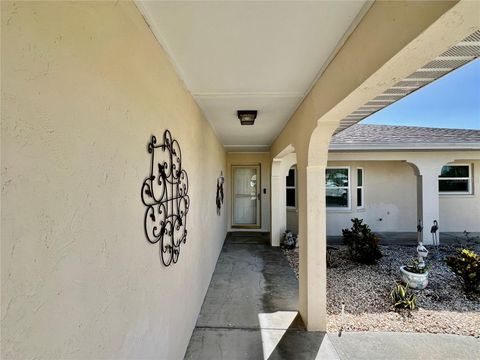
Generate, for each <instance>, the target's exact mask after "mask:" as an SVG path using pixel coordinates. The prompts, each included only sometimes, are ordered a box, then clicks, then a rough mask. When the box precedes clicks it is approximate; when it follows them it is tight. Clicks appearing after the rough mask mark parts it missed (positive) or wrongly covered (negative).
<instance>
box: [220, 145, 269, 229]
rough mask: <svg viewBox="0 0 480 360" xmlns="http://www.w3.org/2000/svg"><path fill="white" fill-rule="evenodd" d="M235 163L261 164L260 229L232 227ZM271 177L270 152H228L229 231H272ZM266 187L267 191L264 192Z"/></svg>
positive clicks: (226, 192) (227, 193)
mask: <svg viewBox="0 0 480 360" xmlns="http://www.w3.org/2000/svg"><path fill="white" fill-rule="evenodd" d="M233 165H260V173H261V174H260V182H261V187H260V189H259V190H260V199H261V202H260V206H261V219H260V221H261V227H260V228H259V229H242V228H232V206H233V200H232V196H233V194H232V186H233V177H232V166H233ZM270 178H271V163H270V153H268V152H257V153H247V152H245V153H239V152H231V153H228V154H227V181H226V189H225V194H226V198H227V199H228V201H227V207H226V212H227V221H228V231H263V232H268V231H270ZM264 189H265V192H264Z"/></svg>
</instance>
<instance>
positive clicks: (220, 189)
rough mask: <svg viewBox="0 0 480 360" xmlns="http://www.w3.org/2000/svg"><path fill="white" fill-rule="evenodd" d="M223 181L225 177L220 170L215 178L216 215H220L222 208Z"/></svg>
mask: <svg viewBox="0 0 480 360" xmlns="http://www.w3.org/2000/svg"><path fill="white" fill-rule="evenodd" d="M224 183H225V178H224V177H223V171H222V172H220V176H219V177H218V179H217V199H216V203H217V215H220V210H222V204H223V184H224Z"/></svg>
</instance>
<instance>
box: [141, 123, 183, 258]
mask: <svg viewBox="0 0 480 360" xmlns="http://www.w3.org/2000/svg"><path fill="white" fill-rule="evenodd" d="M147 149H148V153H149V154H151V159H150V175H149V176H148V177H147V178H146V179H145V181H144V182H143V185H142V202H143V204H144V205H145V206H146V207H147V209H146V210H145V220H144V227H145V235H146V236H147V240H148V241H149V242H150V243H152V244H155V243H157V242H159V243H160V255H161V256H160V257H161V259H162V262H163V264H164V265H165V266H169V265H170V264H171V263H172V262H173V263H176V262H177V260H178V256H179V255H180V245H181V244H182V243H185V242H186V241H187V213H188V208H189V207H190V198H189V196H188V176H187V172H186V171H185V170H184V169H182V152H181V150H180V145H179V144H178V142H177V140H174V139H173V138H172V135H171V134H170V131H168V130H165V132H164V134H163V143H162V144H157V139H156V138H155V136H153V135H152V139H151V141H150V143H149V144H148V146H147Z"/></svg>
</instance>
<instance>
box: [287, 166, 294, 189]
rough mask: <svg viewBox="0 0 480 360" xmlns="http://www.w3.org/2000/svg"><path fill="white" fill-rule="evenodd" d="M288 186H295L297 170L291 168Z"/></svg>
mask: <svg viewBox="0 0 480 360" xmlns="http://www.w3.org/2000/svg"><path fill="white" fill-rule="evenodd" d="M287 186H295V170H294V169H290V170H289V171H288V175H287Z"/></svg>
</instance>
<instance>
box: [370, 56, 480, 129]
mask: <svg viewBox="0 0 480 360" xmlns="http://www.w3.org/2000/svg"><path fill="white" fill-rule="evenodd" d="M362 124H382V125H405V126H426V127H443V128H459V129H477V130H480V59H477V60H475V61H473V62H471V63H469V64H467V65H464V66H463V67H461V68H460V69H457V70H455V71H452V72H451V73H449V74H447V75H445V76H444V77H442V78H440V79H439V80H437V81H434V82H433V83H431V84H429V85H427V86H425V87H423V88H421V89H420V90H417V91H416V92H414V93H412V94H411V95H408V96H406V97H404V98H403V99H402V100H399V101H397V102H396V103H394V104H393V105H390V106H388V107H387V108H385V109H383V110H381V111H379V112H377V113H375V114H373V115H372V116H370V117H368V118H366V119H365V120H363V121H362Z"/></svg>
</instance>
